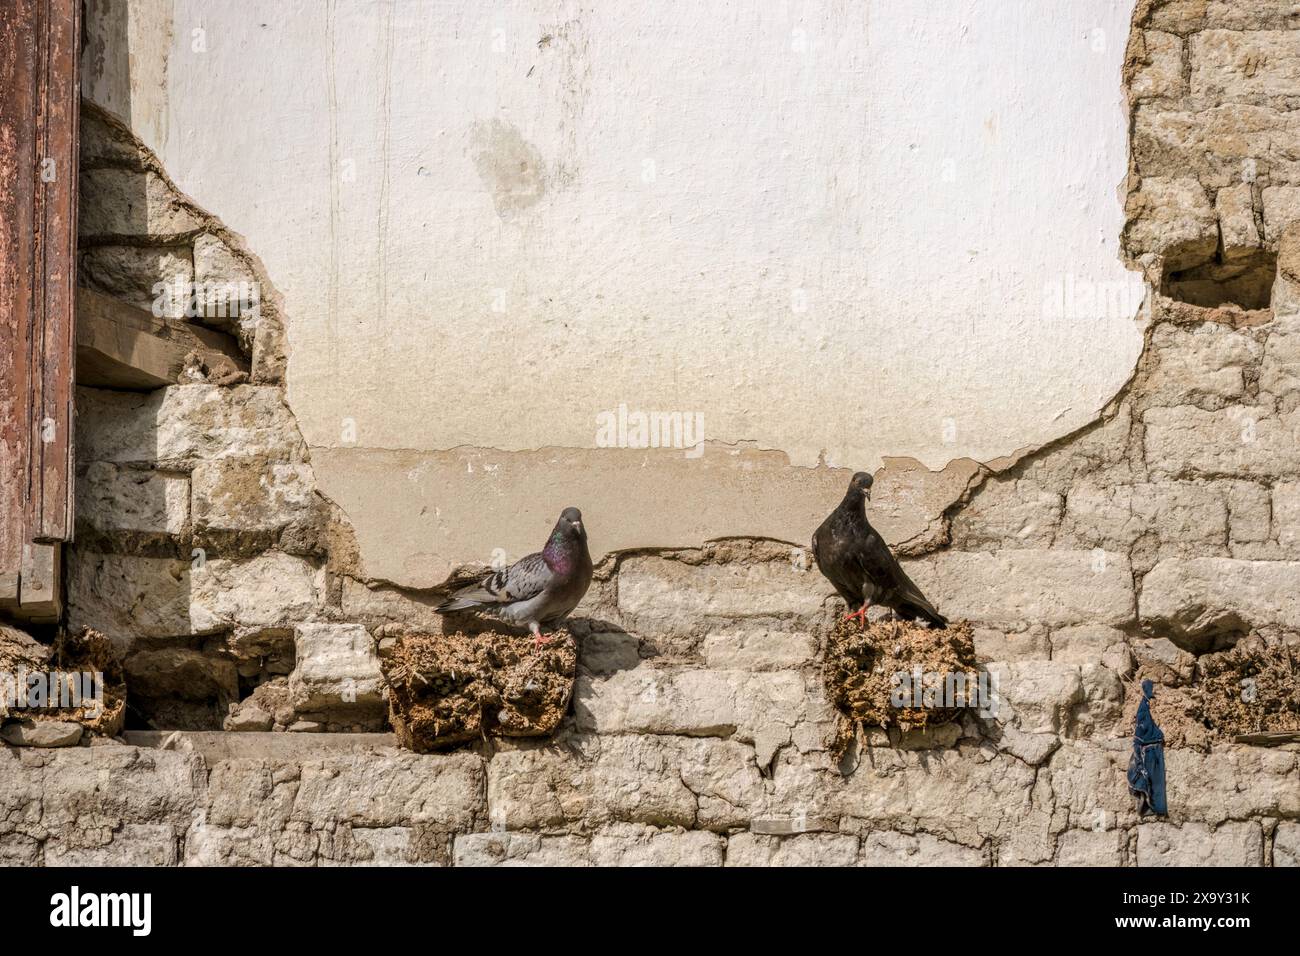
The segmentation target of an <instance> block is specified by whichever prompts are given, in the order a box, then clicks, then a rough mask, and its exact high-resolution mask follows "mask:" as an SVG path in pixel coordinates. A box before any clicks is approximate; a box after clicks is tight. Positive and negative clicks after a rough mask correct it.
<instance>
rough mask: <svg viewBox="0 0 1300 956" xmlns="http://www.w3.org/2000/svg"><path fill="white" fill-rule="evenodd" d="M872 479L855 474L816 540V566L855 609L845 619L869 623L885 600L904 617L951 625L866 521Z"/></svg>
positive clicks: (940, 625)
mask: <svg viewBox="0 0 1300 956" xmlns="http://www.w3.org/2000/svg"><path fill="white" fill-rule="evenodd" d="M871 481H872V479H871V476H870V475H868V474H867V473H866V472H865V471H860V472H858V473H857V474H856V475H854V476H853V479H852V480H851V481H850V482H849V490H848V492H847V493H846V494H845V495H844V500H843V501H841V502H840V504H839V507H838V508H836V509H835V510H834V511H832V512H831V513H830V516H829V517H828V518H827V519H826V520H825V521H823V522H822V524H821V527H820V528H818V529H817V531H816V532H815V533H814V534H813V539H812V552H813V557H814V558H815V559H816V560H817V567H818V569H819V570H820V571H821V573H822V574H823V575H825V577H826V580H828V581H830V582H831V584H833V585H835V590H836V591H838V592H839V593H840V597H842V598H844V600H845V601H846V602H847V603H848V605H849V610H850V612H851V613H849V614H846V615H845V616H844V619H845V620H846V621H847V620H848V619H850V618H855V617H856V618H858V620H860V621H861V622H862V623H863V624H865V623H866V621H867V609H868V608H870V607H871V605H872V604H883V605H885V606H886V607H890V608H893V609H894V612H895V613H896V614H897V615H898V616H899V617H901V618H902V619H903V620H905V621H915V620H917V619H918V618H920V619H921V620H924V621H928V622H929V623H930V624H932V625H934V626H936V627H947V626H948V619H947V618H945V617H944V616H943V615H942V614H940V613H939V612H938V611H936V610H935V608H934V605H933V604H931V603H930V602H929V601H927V600H926V599H925V595H924V594H922V593H921V589H920V588H918V587H917V586H916V585H915V584H914V583H912V579H911V578H909V577H908V576H907V573H906V572H905V571H904V570H903V569H902V567H901V566H900V565H899V563H898V560H897V559H896V558H895V557H894V555H893V554H892V553H891V552H890V550H889V546H888V545H887V544H885V541H884V539H883V538H881V537H880V534H879V532H877V531H876V529H875V528H873V527H871V522H869V521H868V520H867V504H866V503H867V502H868V501H870V500H871Z"/></svg>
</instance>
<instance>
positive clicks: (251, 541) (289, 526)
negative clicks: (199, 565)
mask: <svg viewBox="0 0 1300 956" xmlns="http://www.w3.org/2000/svg"><path fill="white" fill-rule="evenodd" d="M191 482H192V493H193V504H192V507H191V513H192V515H193V520H194V532H195V536H196V539H197V543H199V544H200V545H203V544H205V543H206V542H207V541H209V540H210V541H212V543H213V544H215V545H216V546H218V547H221V546H222V545H223V544H233V545H235V546H240V545H243V546H248V547H266V546H268V545H271V544H274V543H277V542H278V541H279V540H280V538H281V536H282V535H284V534H285V533H286V532H288V533H289V537H290V538H292V539H294V541H295V543H296V544H301V545H303V546H304V547H310V546H311V545H314V544H315V543H316V542H317V540H318V538H319V536H320V534H321V533H322V528H323V525H324V521H325V509H324V502H323V500H322V499H320V498H318V497H317V496H316V481H315V478H314V476H313V474H312V469H311V466H310V465H307V464H303V463H299V462H268V461H264V460H262V459H252V460H248V459H233V458H223V459H219V460H217V461H203V462H199V463H198V464H197V465H195V467H194V471H193V474H192V477H191Z"/></svg>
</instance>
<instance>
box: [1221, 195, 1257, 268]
mask: <svg viewBox="0 0 1300 956" xmlns="http://www.w3.org/2000/svg"><path fill="white" fill-rule="evenodd" d="M1214 210H1215V212H1216V213H1217V214H1218V216H1219V235H1220V237H1221V239H1222V243H1223V258H1224V259H1227V260H1232V259H1239V258H1242V257H1243V256H1248V255H1250V254H1252V253H1253V252H1255V251H1257V250H1258V249H1259V248H1260V247H1261V246H1263V240H1262V238H1261V236H1260V234H1259V229H1258V227H1257V226H1256V225H1255V206H1254V198H1253V191H1252V189H1251V186H1250V184H1249V183H1241V184H1240V185H1237V186H1228V187H1225V188H1223V189H1220V190H1219V192H1218V193H1217V194H1216V195H1215V197H1214Z"/></svg>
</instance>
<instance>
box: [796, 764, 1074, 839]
mask: <svg viewBox="0 0 1300 956" xmlns="http://www.w3.org/2000/svg"><path fill="white" fill-rule="evenodd" d="M977 754H983V755H984V756H986V757H987V759H981V757H980V756H978V755H977ZM873 760H874V764H873V765H871V766H868V765H867V764H866V763H863V764H862V765H860V766H859V767H858V769H857V771H856V772H855V773H854V774H853V775H852V776H851V777H849V778H848V779H847V780H845V781H844V783H843V787H842V790H841V791H840V793H839V794H838V797H837V800H836V803H837V805H838V806H839V807H840V808H841V811H842V813H843V814H844V816H845V817H847V818H848V821H849V822H859V823H861V824H862V825H863V826H864V827H865V828H866V829H870V830H881V829H887V830H905V831H912V830H916V829H922V830H925V831H927V832H929V833H931V834H933V835H935V836H938V837H942V838H943V839H945V840H950V841H953V842H956V843H961V844H965V845H967V846H980V845H982V844H983V843H984V841H985V840H986V839H988V838H990V837H994V836H998V835H1001V834H1004V833H1007V832H1009V831H1010V830H1011V829H1012V827H1013V826H1014V825H1015V824H1016V822H1017V821H1019V820H1021V819H1022V818H1023V817H1024V815H1025V814H1026V813H1027V812H1028V811H1029V809H1030V807H1031V799H1032V797H1031V791H1032V788H1033V783H1034V769H1033V768H1032V767H1029V766H1026V765H1025V764H1024V763H1023V762H1021V761H1020V760H1017V759H1016V758H1014V757H1010V756H1007V755H1004V754H996V753H992V752H991V750H982V751H973V748H965V747H963V748H959V749H957V750H940V751H928V752H927V751H885V752H881V751H877V752H875V753H874V754H873ZM778 773H779V769H778ZM1092 783H1093V785H1094V786H1095V784H1096V781H1095V780H1093V781H1092ZM976 793H977V794H980V799H978V800H972V799H971V794H976ZM841 828H842V829H849V827H848V826H846V825H845V824H844V823H841Z"/></svg>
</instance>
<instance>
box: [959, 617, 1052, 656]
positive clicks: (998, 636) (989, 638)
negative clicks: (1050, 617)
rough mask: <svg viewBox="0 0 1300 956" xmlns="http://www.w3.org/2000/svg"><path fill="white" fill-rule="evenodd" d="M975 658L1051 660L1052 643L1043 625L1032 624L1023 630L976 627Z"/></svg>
mask: <svg viewBox="0 0 1300 956" xmlns="http://www.w3.org/2000/svg"><path fill="white" fill-rule="evenodd" d="M973 637H974V641H975V659H976V660H977V661H980V662H981V663H988V662H989V661H1046V660H1051V657H1052V645H1051V643H1050V641H1049V640H1048V632H1047V629H1046V628H1044V627H1038V626H1033V627H1030V628H1028V629H1026V630H1023V631H1012V630H1009V629H1005V628H996V627H977V628H975V630H974V635H973Z"/></svg>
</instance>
